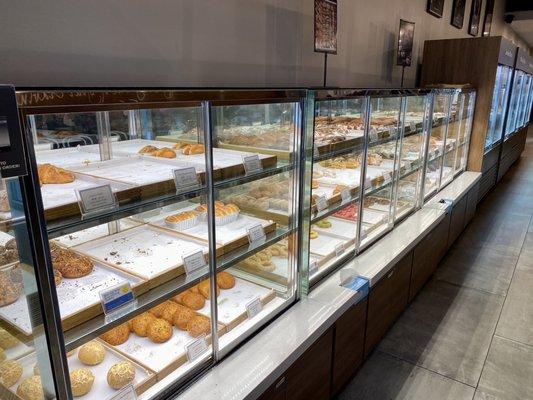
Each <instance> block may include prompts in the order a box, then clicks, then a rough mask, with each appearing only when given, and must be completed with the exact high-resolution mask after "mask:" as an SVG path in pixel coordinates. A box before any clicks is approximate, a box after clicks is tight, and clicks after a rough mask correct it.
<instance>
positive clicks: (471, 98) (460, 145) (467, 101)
mask: <svg viewBox="0 0 533 400" xmlns="http://www.w3.org/2000/svg"><path fill="white" fill-rule="evenodd" d="M459 100H460V108H459V114H458V116H457V117H456V118H455V123H456V124H459V127H458V130H459V132H458V140H457V154H456V156H455V163H454V175H457V174H459V173H461V172H463V171H465V170H466V164H467V161H468V151H469V149H470V135H471V134H472V125H473V121H474V107H475V105H476V92H475V90H473V89H461V92H460V93H459Z"/></svg>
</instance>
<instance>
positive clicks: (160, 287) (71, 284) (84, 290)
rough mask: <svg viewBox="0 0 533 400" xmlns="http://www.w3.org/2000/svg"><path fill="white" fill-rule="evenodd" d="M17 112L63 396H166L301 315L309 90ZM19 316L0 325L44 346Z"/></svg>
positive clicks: (131, 94)
mask: <svg viewBox="0 0 533 400" xmlns="http://www.w3.org/2000/svg"><path fill="white" fill-rule="evenodd" d="M16 99H17V105H18V112H19V115H20V121H21V124H22V129H21V130H22V132H24V140H25V147H26V150H27V151H26V157H27V159H28V165H29V168H28V172H29V174H28V177H27V178H25V179H26V180H28V181H29V182H31V183H32V184H31V185H30V184H28V185H29V190H31V191H32V192H33V193H34V195H35V199H36V201H35V204H36V205H37V208H36V210H35V213H36V214H37V215H39V223H38V224H37V225H36V229H37V230H38V231H39V234H40V235H41V238H42V240H41V241H40V242H36V243H34V246H35V247H38V248H39V251H40V252H41V253H42V255H43V259H42V260H40V263H39V265H38V267H39V269H41V270H42V271H45V272H46V273H47V274H48V275H49V276H50V278H51V279H53V280H52V281H51V282H52V285H50V287H49V288H48V290H47V291H46V290H45V292H46V294H47V295H48V297H49V298H50V299H51V301H52V305H51V307H52V308H53V309H54V311H55V313H56V318H57V326H58V333H57V337H58V342H59V344H58V346H57V349H58V350H57V352H58V353H59V354H60V360H61V363H60V364H61V365H62V366H63V368H64V370H65V371H66V373H65V374H64V378H62V379H63V382H61V379H59V383H58V386H60V387H62V388H63V391H64V392H65V393H66V395H65V396H63V397H62V398H67V397H70V396H75V397H77V396H84V397H85V398H88V399H90V398H98V399H99V400H104V399H107V398H114V396H117V395H118V394H120V393H121V391H128V390H129V391H131V392H135V394H136V396H137V397H138V398H140V399H149V398H155V397H161V396H164V394H165V393H168V392H170V391H175V389H176V387H178V386H180V385H182V384H183V383H185V382H186V381H188V380H189V379H191V377H192V376H193V375H196V374H197V373H198V372H200V371H202V370H204V369H205V368H207V367H209V366H210V365H212V364H213V363H214V362H216V360H218V359H220V358H222V357H224V355H225V354H227V353H228V352H229V351H230V350H231V349H232V348H234V347H235V346H236V345H238V344H239V343H240V342H242V341H243V340H244V339H245V338H246V337H247V336H248V335H250V334H252V333H253V332H254V331H255V330H257V329H258V328H259V327H261V326H262V325H263V324H265V323H266V322H267V321H268V320H269V319H271V318H273V317H274V316H275V315H277V314H279V312H280V311H281V310H283V309H284V308H286V307H288V306H289V305H291V304H292V303H293V302H294V301H296V298H297V294H298V290H297V289H298V282H299V280H298V271H299V269H300V268H299V265H298V262H299V260H298V257H297V255H298V253H299V246H300V243H299V235H298V230H299V215H298V210H299V209H300V198H301V196H300V184H301V182H300V165H301V163H302V160H301V155H302V154H303V153H302V152H301V150H300V145H301V141H300V138H301V137H302V121H303V109H304V104H305V103H304V101H305V91H304V90H239V91H217V90H196V91H183V90H172V89H168V90H155V89H154V90H96V91H89V90H64V91H63V90H52V91H44V90H42V91H39V90H35V91H19V92H17V93H16ZM8 183H9V184H11V185H12V184H13V183H12V182H8ZM15 183H16V182H15ZM11 192H13V189H11ZM7 193H8V198H9V199H11V197H10V190H9V187H8V191H7ZM4 208H5V207H4ZM9 243H11V242H9ZM37 243H39V244H37ZM29 265H32V264H31V263H29ZM11 275H13V274H11ZM11 275H10V276H11ZM12 279H15V278H12ZM17 279H18V278H17ZM20 285H21V287H22V288H23V289H21V293H24V292H25V291H26V292H31V290H34V289H33V288H34V287H35V283H33V284H32V282H30V281H28V282H26V281H24V282H22V283H21V284H20ZM21 298H23V296H22V295H21ZM18 311H19V309H17V308H12V307H11V308H6V307H2V308H0V320H1V321H2V322H1V323H2V324H5V325H6V326H7V327H8V328H9V330H10V331H14V332H18V333H19V334H20V335H21V336H24V337H25V338H26V341H27V342H31V341H32V340H36V338H37V337H38V335H39V333H40V331H39V330H36V329H35V326H36V325H35V322H34V321H33V320H32V318H31V317H32V316H31V315H28V316H24V315H20V313H19V312H18ZM6 330H7V328H6ZM44 348H45V349H46V347H44ZM28 353H29V354H30V356H31V357H33V359H35V357H40V355H39V351H37V350H36V349H29V350H28ZM32 366H33V365H32ZM54 367H55V366H54ZM43 369H45V368H44V367H43ZM48 369H50V367H48ZM31 375H32V376H33V374H31ZM42 376H44V372H43V375H42ZM4 386H5V385H4ZM2 389H4V388H2ZM5 389H6V390H7V391H8V392H10V393H11V394H13V395H16V389H17V387H16V386H9V387H5Z"/></svg>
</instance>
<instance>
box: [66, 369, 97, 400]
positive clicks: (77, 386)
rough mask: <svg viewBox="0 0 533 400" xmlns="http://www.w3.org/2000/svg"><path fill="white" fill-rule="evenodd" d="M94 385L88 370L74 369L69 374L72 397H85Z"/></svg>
mask: <svg viewBox="0 0 533 400" xmlns="http://www.w3.org/2000/svg"><path fill="white" fill-rule="evenodd" d="M93 383H94V375H93V373H92V372H91V370H90V369H88V368H80V369H75V370H74V371H72V372H71V373H70V387H71V389H72V396H74V397H80V396H85V395H86V394H87V393H89V392H90V391H91V388H92V387H93Z"/></svg>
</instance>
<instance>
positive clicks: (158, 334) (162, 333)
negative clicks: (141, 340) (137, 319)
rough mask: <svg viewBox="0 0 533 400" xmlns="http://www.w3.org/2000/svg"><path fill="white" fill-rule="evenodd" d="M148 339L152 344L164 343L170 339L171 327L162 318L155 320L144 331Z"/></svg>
mask: <svg viewBox="0 0 533 400" xmlns="http://www.w3.org/2000/svg"><path fill="white" fill-rule="evenodd" d="M146 334H147V336H148V338H149V339H150V340H151V341H152V342H154V343H164V342H166V341H167V340H168V339H170V338H171V337H172V325H170V324H169V323H168V322H167V321H165V320H164V319H162V318H156V319H154V320H153V321H152V323H151V324H149V325H148V329H147V330H146Z"/></svg>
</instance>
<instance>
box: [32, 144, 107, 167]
mask: <svg viewBox="0 0 533 400" xmlns="http://www.w3.org/2000/svg"><path fill="white" fill-rule="evenodd" d="M35 158H36V159H37V164H46V163H49V164H53V165H55V166H57V167H61V168H69V167H76V166H83V165H88V164H94V163H99V162H101V161H102V160H101V155H100V146H99V145H97V144H91V145H87V146H76V147H65V148H60V149H54V150H40V151H36V152H35Z"/></svg>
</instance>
